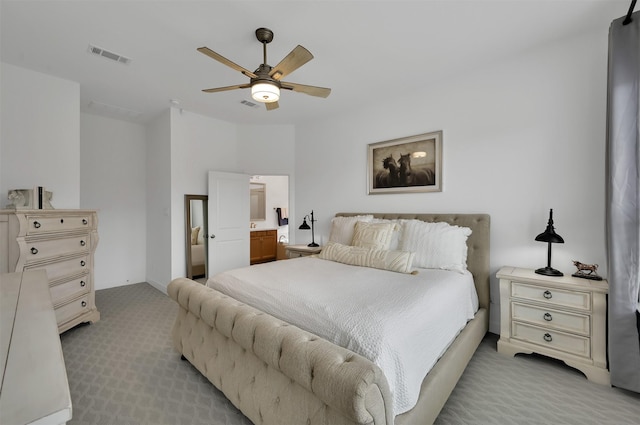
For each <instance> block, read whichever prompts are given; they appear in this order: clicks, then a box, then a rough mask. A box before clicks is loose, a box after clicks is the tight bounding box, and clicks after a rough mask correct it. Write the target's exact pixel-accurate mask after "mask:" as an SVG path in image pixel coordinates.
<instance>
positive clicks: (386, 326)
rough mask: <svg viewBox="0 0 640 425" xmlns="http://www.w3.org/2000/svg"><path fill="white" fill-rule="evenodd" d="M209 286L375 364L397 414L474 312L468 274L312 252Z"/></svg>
mask: <svg viewBox="0 0 640 425" xmlns="http://www.w3.org/2000/svg"><path fill="white" fill-rule="evenodd" d="M207 286H210V287H212V288H214V289H216V290H218V291H220V292H223V293H225V294H227V295H229V296H232V297H233V298H235V299H237V300H239V301H241V302H244V303H246V304H249V305H251V306H253V307H255V308H258V309H260V310H262V311H264V312H266V313H269V314H271V315H272V316H275V317H277V318H279V319H281V320H284V321H286V322H288V323H291V324H293V325H296V326H298V327H299V328H301V329H304V330H306V331H309V332H311V333H314V334H316V335H318V336H320V337H322V338H325V339H327V340H329V341H331V342H333V343H334V344H337V345H340V346H342V347H345V348H348V349H349V350H351V351H353V352H355V353H358V354H360V355H362V356H364V357H366V358H368V359H369V360H371V361H372V362H374V363H375V364H376V365H378V367H380V369H382V371H383V372H384V374H385V376H386V377H387V380H388V382H389V387H390V389H391V393H392V394H393V406H394V412H395V413H394V414H396V415H397V414H401V413H404V412H406V411H408V410H410V409H411V408H412V407H413V406H414V405H415V404H416V402H417V400H418V394H419V392H420V385H421V384H422V380H423V379H424V377H425V376H426V375H427V373H428V372H429V370H430V369H431V367H433V365H434V364H435V362H436V361H437V360H438V358H439V357H440V356H441V355H442V354H443V353H444V351H445V350H446V349H447V347H448V346H449V345H450V343H451V342H452V341H453V339H454V338H455V337H456V335H457V334H458V333H459V332H460V330H462V328H464V326H465V325H466V323H467V321H468V320H470V319H472V318H473V316H474V314H475V312H476V311H477V310H478V297H477V294H476V291H475V286H474V285H473V278H472V276H471V274H470V273H468V272H467V273H465V274H461V273H457V272H449V271H444V270H426V269H420V270H419V273H418V274H417V275H410V274H401V273H395V272H390V271H385V270H378V269H371V268H366V267H356V266H349V265H346V264H341V263H336V262H333V261H328V260H321V259H319V258H313V257H303V258H296V259H291V260H286V261H276V262H271V263H265V264H260V265H254V266H251V267H245V268H241V269H235V270H231V271H227V272H224V273H221V274H218V275H216V276H213V277H212V278H210V279H209V281H208V282H207Z"/></svg>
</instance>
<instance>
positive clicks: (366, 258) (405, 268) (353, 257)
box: [318, 242, 417, 274]
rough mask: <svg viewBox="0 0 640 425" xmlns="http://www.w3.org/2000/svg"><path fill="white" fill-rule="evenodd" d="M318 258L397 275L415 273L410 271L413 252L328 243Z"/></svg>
mask: <svg viewBox="0 0 640 425" xmlns="http://www.w3.org/2000/svg"><path fill="white" fill-rule="evenodd" d="M318 257H319V258H322V259H323V260H330V261H336V262H338V263H343V264H349V265H352V266H360V267H372V268H376V269H382V270H389V271H392V272H398V273H411V274H416V273H417V272H413V271H412V270H411V264H412V263H413V258H414V257H415V254H414V253H413V252H406V251H385V250H381V249H368V248H361V247H357V246H347V245H342V244H339V243H334V242H329V243H328V244H326V245H325V246H323V247H322V251H321V252H320V254H318Z"/></svg>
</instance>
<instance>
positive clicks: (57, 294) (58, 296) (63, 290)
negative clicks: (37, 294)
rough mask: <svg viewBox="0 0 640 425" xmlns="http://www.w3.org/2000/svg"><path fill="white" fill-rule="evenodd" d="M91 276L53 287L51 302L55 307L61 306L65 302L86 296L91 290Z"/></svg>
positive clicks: (51, 288)
mask: <svg viewBox="0 0 640 425" xmlns="http://www.w3.org/2000/svg"><path fill="white" fill-rule="evenodd" d="M89 279H90V277H89V275H85V276H82V277H79V278H76V279H73V280H70V281H68V282H63V283H59V284H57V285H53V286H51V287H50V288H49V289H50V292H51V301H52V302H53V305H54V306H55V305H58V304H61V303H62V302H63V301H65V300H68V299H71V298H75V297H77V296H80V295H82V294H86V293H87V292H89V289H91V285H90V283H91V282H90V281H89Z"/></svg>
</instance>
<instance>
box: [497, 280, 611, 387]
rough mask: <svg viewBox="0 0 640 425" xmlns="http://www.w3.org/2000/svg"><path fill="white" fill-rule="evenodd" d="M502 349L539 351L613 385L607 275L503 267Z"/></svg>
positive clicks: (500, 349) (606, 383) (521, 351)
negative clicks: (589, 276) (558, 273)
mask: <svg viewBox="0 0 640 425" xmlns="http://www.w3.org/2000/svg"><path fill="white" fill-rule="evenodd" d="M497 277H498V278H499V279H500V340H499V341H498V352H499V353H502V354H505V355H509V356H513V355H515V354H517V353H526V354H531V353H538V354H543V355H545V356H549V357H553V358H555V359H559V360H562V361H564V362H565V363H566V364H567V365H569V366H571V367H574V368H576V369H578V370H580V371H581V372H582V373H584V374H585V375H586V377H587V379H589V380H590V381H593V382H596V383H598V384H604V385H610V380H609V371H608V370H607V342H606V317H607V298H606V297H607V292H608V289H609V285H608V283H607V281H606V280H601V281H595V280H587V279H580V278H575V277H571V276H562V277H551V276H543V275H539V274H536V273H535V272H534V271H533V270H529V269H521V268H516V267H503V268H501V269H500V271H498V273H497Z"/></svg>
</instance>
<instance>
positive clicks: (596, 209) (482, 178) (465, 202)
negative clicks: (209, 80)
mask: <svg viewBox="0 0 640 425" xmlns="http://www.w3.org/2000/svg"><path fill="white" fill-rule="evenodd" d="M606 67H607V33H606V28H605V29H602V30H600V31H597V32H594V33H591V34H586V35H584V36H581V37H579V38H574V39H570V40H564V41H561V42H556V43H554V44H552V45H549V46H546V47H543V48H539V49H536V50H532V51H528V52H523V53H522V54H521V55H519V56H516V57H512V58H510V60H508V61H505V62H502V63H496V64H495V65H494V66H492V67H490V68H487V69H481V70H469V72H468V73H467V74H466V75H461V76H458V77H456V78H452V79H451V80H449V81H441V82H439V83H438V84H434V85H431V86H428V87H425V89H424V90H421V91H420V92H419V93H416V94H414V95H408V96H405V97H402V98H399V99H395V100H385V101H384V102H383V103H381V104H380V105H373V106H371V107H370V108H367V109H364V110H360V111H357V112H354V113H353V114H352V115H349V116H344V117H336V118H335V119H333V120H328V121H325V122H312V123H307V124H305V125H301V126H298V127H296V132H297V135H296V144H297V147H296V158H295V164H296V193H295V196H296V209H297V210H298V211H306V210H310V209H312V208H313V209H314V210H315V213H316V217H317V218H318V220H319V222H318V227H317V229H318V233H319V234H320V235H321V238H322V240H323V241H326V239H327V238H328V234H329V223H330V219H331V217H332V216H333V215H334V214H335V213H336V212H339V211H369V212H371V211H373V212H485V213H489V214H490V215H491V220H492V227H491V273H492V274H493V275H494V276H495V272H497V270H498V269H499V268H500V267H501V266H503V265H515V266H522V267H530V268H536V267H540V266H543V265H546V249H547V246H546V244H543V243H540V242H535V241H534V238H535V236H536V235H537V234H538V233H541V232H542V231H543V230H544V229H545V226H546V223H547V217H548V212H549V209H550V208H553V209H554V221H555V227H556V231H557V232H558V233H559V234H560V235H561V236H563V237H564V239H565V242H566V243H565V244H564V245H559V244H556V245H554V246H553V260H552V265H553V266H554V267H555V268H558V269H559V270H561V271H563V272H565V273H567V274H570V273H572V272H573V271H574V270H575V269H574V267H573V265H572V263H571V260H572V259H575V260H580V261H583V262H586V263H597V264H600V269H599V270H600V271H602V272H603V274H605V275H606V267H605V264H606V256H605V240H604V225H605V222H604V212H605V211H604V200H605V197H604V180H605V178H604V177H605V163H604V153H605V112H606ZM435 130H443V131H444V136H443V142H444V143H443V153H444V164H443V171H444V174H443V185H444V190H443V192H441V193H425V194H391V195H374V196H368V195H367V194H366V165H367V164H366V158H367V144H368V143H374V142H379V141H383V140H389V139H394V138H398V137H403V136H411V135H415V134H420V133H424V132H430V131H435ZM296 220H298V218H296ZM300 232H301V231H299V230H298V231H296V233H298V235H299V236H300ZM316 239H318V238H316ZM497 283H498V282H497V280H496V279H495V277H493V278H492V288H491V289H492V302H493V304H492V312H491V318H492V320H491V329H492V331H493V332H496V333H498V332H499V314H498V310H499V309H498V302H499V298H498V297H499V295H498V294H499V290H498V284H497Z"/></svg>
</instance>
